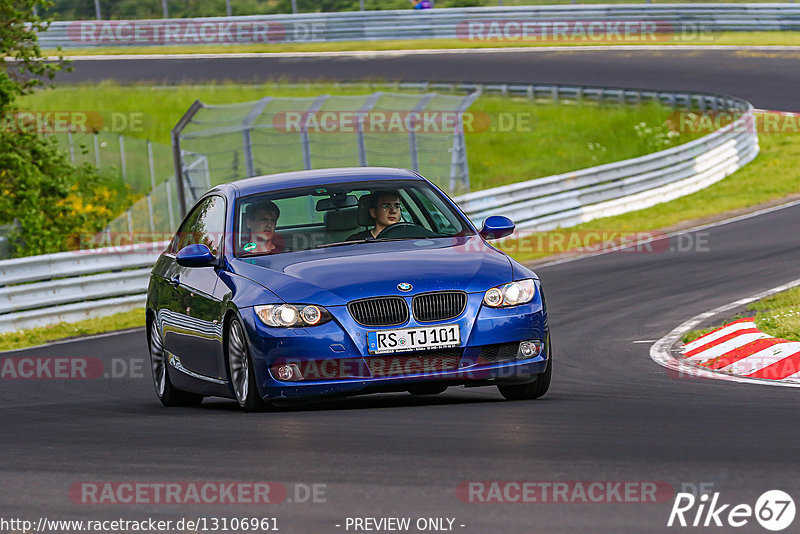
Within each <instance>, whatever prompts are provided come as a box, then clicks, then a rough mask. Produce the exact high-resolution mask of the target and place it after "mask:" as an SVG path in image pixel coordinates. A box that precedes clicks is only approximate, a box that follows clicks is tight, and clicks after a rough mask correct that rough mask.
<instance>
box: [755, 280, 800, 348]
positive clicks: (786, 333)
mask: <svg viewBox="0 0 800 534" xmlns="http://www.w3.org/2000/svg"><path fill="white" fill-rule="evenodd" d="M747 309H748V311H754V312H756V315H755V323H756V326H758V328H759V329H760V330H761V331H762V332H765V333H767V334H769V335H771V336H775V337H779V338H782V339H788V340H790V341H800V287H795V288H792V289H789V290H788V291H783V292H781V293H777V294H775V295H771V296H769V297H767V298H765V299H762V300H759V301H757V302H753V303H752V304H750V305H749V306H748V307H747Z"/></svg>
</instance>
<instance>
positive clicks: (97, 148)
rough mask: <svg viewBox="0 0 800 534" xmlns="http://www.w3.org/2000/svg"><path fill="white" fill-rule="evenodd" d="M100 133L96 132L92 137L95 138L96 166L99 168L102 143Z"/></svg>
mask: <svg viewBox="0 0 800 534" xmlns="http://www.w3.org/2000/svg"><path fill="white" fill-rule="evenodd" d="M98 136H99V134H97V133H95V134H94V135H93V136H92V137H93V138H94V166H95V167H97V168H98V169H99V168H100V143H99V142H98V140H97V138H98Z"/></svg>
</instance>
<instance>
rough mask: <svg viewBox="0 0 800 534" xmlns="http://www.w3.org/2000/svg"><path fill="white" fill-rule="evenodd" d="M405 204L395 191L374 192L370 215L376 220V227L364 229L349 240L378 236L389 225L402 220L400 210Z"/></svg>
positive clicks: (348, 239)
mask: <svg viewBox="0 0 800 534" xmlns="http://www.w3.org/2000/svg"><path fill="white" fill-rule="evenodd" d="M402 208H403V204H402V203H401V202H400V195H398V194H397V193H396V192H395V191H376V192H374V193H372V197H371V202H370V208H369V216H370V217H372V219H373V220H374V221H375V227H374V228H372V229H371V230H364V231H362V232H358V233H356V234H353V235H351V236H350V237H348V238H347V241H360V240H362V239H367V238H369V237H378V234H380V233H381V232H382V231H383V230H384V229H385V228H386V227H387V226H391V225H393V224H396V223H398V222H401V221H402V218H403V216H402V214H401V212H400V210H401V209H402Z"/></svg>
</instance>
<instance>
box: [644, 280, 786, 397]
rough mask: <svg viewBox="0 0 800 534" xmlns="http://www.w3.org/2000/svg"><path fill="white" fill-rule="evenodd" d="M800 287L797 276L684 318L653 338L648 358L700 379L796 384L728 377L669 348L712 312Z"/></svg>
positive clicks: (715, 313)
mask: <svg viewBox="0 0 800 534" xmlns="http://www.w3.org/2000/svg"><path fill="white" fill-rule="evenodd" d="M796 286H800V278H798V279H796V280H792V281H791V282H788V283H786V284H783V285H780V286H778V287H773V288H772V289H768V290H766V291H762V292H761V293H758V294H756V295H753V296H750V297H745V298H742V299H739V300H736V301H734V302H731V303H729V304H725V305H723V306H719V307H717V308H714V309H713V310H709V311H707V312H704V313H701V314H699V315H695V316H694V317H692V318H691V319H689V320H687V321H684V322H683V323H681V324H680V325H678V326H676V327H675V328H673V329H672V331H670V332H669V333H668V334H667V335H665V336H664V337H662V338H661V339H659V340H658V341H656V342H655V343H654V344H653V346H651V347H650V358H651V359H652V360H653V361H654V362H656V363H657V364H658V365H661V366H663V367H666V368H667V369H670V370H673V371H676V372H677V373H678V374H679V375H683V376H695V377H702V378H714V379H718V380H727V381H729V382H742V383H747V384H761V385H766V386H779V387H800V380H791V381H790V380H788V379H784V380H766V379H762V378H747V377H741V376H731V375H728V374H724V373H720V372H719V371H716V370H713V369H705V368H701V367H697V366H695V365H692V364H689V363H686V362H684V361H683V359H682V358H680V359H678V358H675V357H673V356H672V354H671V353H670V350H671V349H672V346H673V345H675V344H676V343H677V342H678V341H679V340H680V339H681V336H682V335H683V334H684V332H688V331H689V330H692V329H693V328H696V327H697V325H699V324H701V323H702V322H703V321H706V320H708V319H710V318H712V317H714V316H715V315H719V314H721V313H724V312H726V311H730V310H733V309H736V308H738V307H740V306H744V305H745V304H749V303H751V302H754V301H756V300H760V299H763V298H765V297H768V296H770V295H774V294H775V293H780V292H781V291H786V290H787V289H791V288H793V287H796Z"/></svg>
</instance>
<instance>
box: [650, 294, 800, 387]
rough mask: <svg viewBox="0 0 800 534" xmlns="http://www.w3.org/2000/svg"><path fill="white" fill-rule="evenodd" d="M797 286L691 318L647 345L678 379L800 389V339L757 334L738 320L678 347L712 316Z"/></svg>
mask: <svg viewBox="0 0 800 534" xmlns="http://www.w3.org/2000/svg"><path fill="white" fill-rule="evenodd" d="M796 286H800V279H797V280H793V281H791V282H789V283H786V284H783V285H781V286H778V287H774V288H772V289H769V290H767V291H762V292H761V293H758V294H756V295H752V296H750V297H746V298H743V299H739V300H737V301H735V302H731V303H729V304H725V305H723V306H720V307H718V308H714V309H713V310H709V311H707V312H705V313H701V314H700V315H697V316H695V317H692V318H691V319H689V320H688V321H685V322H684V323H683V324H681V325H679V326H677V327H675V328H674V329H673V330H672V331H671V332H670V333H668V334H667V335H666V336H664V337H662V338H661V339H659V340H658V341H656V342H655V343H654V344H653V345H652V346H651V347H650V358H651V359H652V360H653V361H654V362H656V363H657V364H659V365H661V366H663V367H666V368H667V369H669V370H670V371H673V372H674V373H675V374H676V375H677V376H678V377H680V378H695V377H700V378H713V379H718V380H727V381H730V382H747V383H751V384H762V385H770V386H785V387H800V343H798V342H793V341H787V340H785V339H778V338H774V337H772V336H769V335H767V334H765V333H764V332H761V331H760V330H759V329H758V328H757V327H756V325H755V323H753V319H752V318H747V319H740V320H738V321H734V322H732V323H730V324H727V325H725V326H723V327H722V328H718V329H717V330H714V331H713V332H709V333H708V334H706V335H704V336H702V337H700V338H698V339H696V340H694V341H692V342H691V343H687V344H685V345H683V346H679V345H680V340H681V337H682V336H683V334H684V333H686V332H688V331H689V330H693V329H695V328H697V327H698V326H700V325H701V324H703V323H707V321H709V320H710V319H711V318H712V317H714V316H716V315H720V314H723V313H726V312H727V313H730V312H732V311H733V310H736V309H741V308H742V307H744V306H745V305H747V304H749V303H751V302H754V301H756V300H760V299H763V298H765V297H768V296H770V295H773V294H775V293H780V292H781V291H786V290H787V289H791V288H793V287H796Z"/></svg>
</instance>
